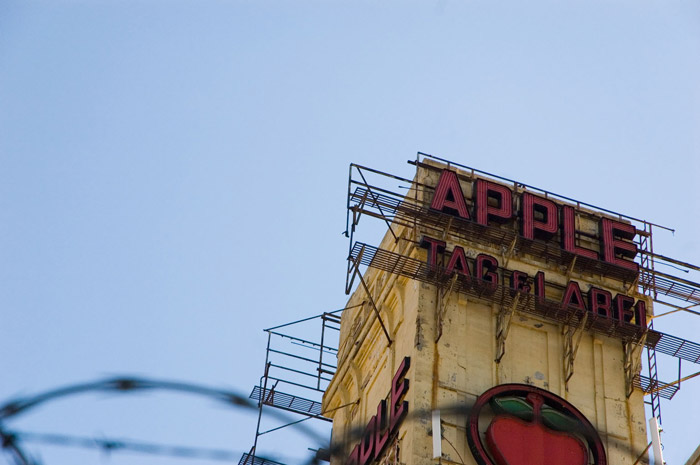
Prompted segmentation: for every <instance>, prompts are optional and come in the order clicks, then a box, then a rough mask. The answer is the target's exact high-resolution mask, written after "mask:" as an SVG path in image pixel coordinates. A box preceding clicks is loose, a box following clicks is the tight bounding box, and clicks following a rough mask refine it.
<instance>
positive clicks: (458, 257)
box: [447, 245, 471, 276]
mask: <svg viewBox="0 0 700 465" xmlns="http://www.w3.org/2000/svg"><path fill="white" fill-rule="evenodd" d="M453 271H456V272H457V273H459V274H462V275H465V276H471V273H470V272H469V266H467V257H466V256H465V255H464V249H463V248H462V247H460V246H458V245H456V246H455V248H454V250H452V256H451V257H450V261H449V262H448V263H447V274H448V275H451V274H452V272H453Z"/></svg>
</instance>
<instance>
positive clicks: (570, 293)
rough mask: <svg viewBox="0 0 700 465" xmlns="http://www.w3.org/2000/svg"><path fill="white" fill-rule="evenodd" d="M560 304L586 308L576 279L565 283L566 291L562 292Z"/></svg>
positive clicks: (581, 308) (566, 306) (565, 306)
mask: <svg viewBox="0 0 700 465" xmlns="http://www.w3.org/2000/svg"><path fill="white" fill-rule="evenodd" d="M561 305H562V307H564V308H568V307H574V308H578V309H580V310H586V304H585V302H584V300H583V296H582V295H581V288H580V287H579V285H578V283H577V282H576V281H569V284H567V285H566V292H565V293H564V298H563V299H562V301H561Z"/></svg>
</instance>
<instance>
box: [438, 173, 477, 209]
mask: <svg viewBox="0 0 700 465" xmlns="http://www.w3.org/2000/svg"><path fill="white" fill-rule="evenodd" d="M430 208H432V209H434V210H438V211H441V212H445V213H449V214H451V215H457V216H459V217H460V218H466V219H470V216H469V212H468V211H467V204H466V203H465V202H464V194H462V188H461V187H460V186H459V179H457V173H455V172H454V171H450V170H442V173H441V174H440V179H439V180H438V183H437V186H436V187H435V195H434V196H433V201H432V202H431V203H430Z"/></svg>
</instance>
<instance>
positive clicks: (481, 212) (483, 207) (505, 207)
mask: <svg viewBox="0 0 700 465" xmlns="http://www.w3.org/2000/svg"><path fill="white" fill-rule="evenodd" d="M512 197H513V196H512V194H511V192H510V189H508V188H507V187H506V186H502V185H500V184H496V183H493V182H489V181H486V180H484V179H477V181H476V221H477V223H479V224H483V225H487V224H488V219H489V218H494V219H496V220H498V221H501V222H502V221H507V220H509V219H511V217H512V216H513V198H512ZM489 198H491V199H495V201H496V203H497V205H498V206H496V207H492V206H490V205H489Z"/></svg>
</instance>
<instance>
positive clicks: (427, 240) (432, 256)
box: [420, 236, 445, 268]
mask: <svg viewBox="0 0 700 465" xmlns="http://www.w3.org/2000/svg"><path fill="white" fill-rule="evenodd" d="M420 246H421V247H423V248H424V249H428V265H429V266H430V267H431V268H434V267H437V265H438V262H437V258H438V254H439V253H440V252H442V251H443V250H445V241H441V240H438V239H433V238H432V237H428V236H423V239H421V241H420Z"/></svg>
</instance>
